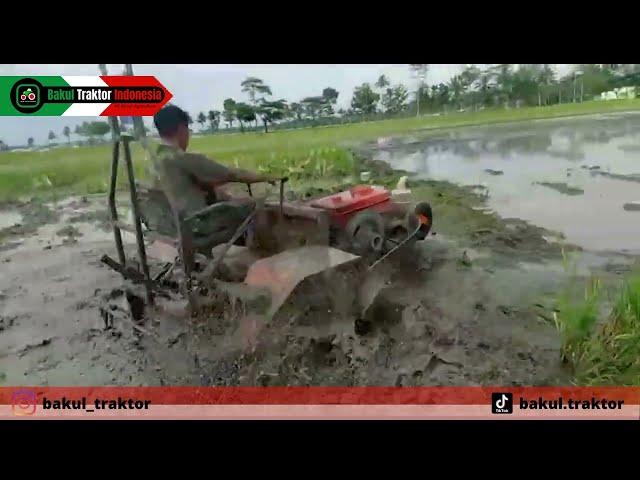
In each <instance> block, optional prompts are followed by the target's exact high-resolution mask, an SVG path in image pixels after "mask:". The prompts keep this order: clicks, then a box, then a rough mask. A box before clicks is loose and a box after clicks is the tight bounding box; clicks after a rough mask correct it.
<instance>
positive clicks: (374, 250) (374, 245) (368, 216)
mask: <svg viewBox="0 0 640 480" xmlns="http://www.w3.org/2000/svg"><path fill="white" fill-rule="evenodd" d="M345 235H346V241H347V242H348V248H349V250H350V251H352V252H353V253H356V254H357V255H363V256H369V255H379V254H380V253H381V252H382V247H383V246H384V242H385V228H384V220H383V219H382V216H381V215H380V214H379V213H378V212H374V211H372V210H365V211H363V212H360V213H358V214H356V215H355V216H354V217H353V218H352V219H351V220H349V223H348V224H347V227H346V229H345Z"/></svg>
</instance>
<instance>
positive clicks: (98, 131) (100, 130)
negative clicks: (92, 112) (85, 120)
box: [87, 122, 111, 137]
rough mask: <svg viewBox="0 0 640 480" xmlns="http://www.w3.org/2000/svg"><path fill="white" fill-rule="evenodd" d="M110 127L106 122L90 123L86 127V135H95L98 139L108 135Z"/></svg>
mask: <svg viewBox="0 0 640 480" xmlns="http://www.w3.org/2000/svg"><path fill="white" fill-rule="evenodd" d="M110 130H111V127H109V124H108V123H107V122H91V123H89V125H88V127H87V134H88V135H97V136H99V137H101V136H103V135H105V134H107V133H109V131H110Z"/></svg>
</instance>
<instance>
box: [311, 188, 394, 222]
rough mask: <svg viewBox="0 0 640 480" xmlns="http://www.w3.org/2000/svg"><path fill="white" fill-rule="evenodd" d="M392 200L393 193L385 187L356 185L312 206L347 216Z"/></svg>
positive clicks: (318, 200)
mask: <svg viewBox="0 0 640 480" xmlns="http://www.w3.org/2000/svg"><path fill="white" fill-rule="evenodd" d="M390 198H391V193H390V192H389V190H387V189H386V188H384V187H377V186H372V185H356V186H355V187H353V188H351V189H350V190H347V191H345V192H340V193H335V194H333V195H329V196H328V197H323V198H319V199H317V200H314V201H313V202H311V206H312V207H316V208H322V209H323V210H329V211H330V212H331V213H333V214H338V215H346V214H349V213H352V212H357V211H359V210H364V209H365V208H369V207H372V206H374V205H377V204H379V203H382V202H386V201H387V200H389V199H390Z"/></svg>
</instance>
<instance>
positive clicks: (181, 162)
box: [144, 105, 280, 254]
mask: <svg viewBox="0 0 640 480" xmlns="http://www.w3.org/2000/svg"><path fill="white" fill-rule="evenodd" d="M154 124H155V126H156V128H157V130H158V133H159V134H160V138H161V140H162V143H161V145H159V147H158V150H157V154H156V161H155V168H156V175H155V178H154V189H156V191H162V192H163V193H164V195H165V196H166V198H165V199H164V201H163V199H157V198H156V201H155V202H145V208H144V209H145V215H144V216H145V220H146V221H147V223H149V220H150V219H152V223H155V225H154V228H153V229H154V230H156V231H157V232H158V233H161V234H163V235H167V236H171V237H174V238H175V237H176V236H177V235H178V233H179V232H178V230H179V225H176V223H180V222H176V219H189V221H188V230H189V232H188V233H189V236H190V237H191V236H192V237H193V241H194V243H195V244H196V245H197V246H198V247H199V248H198V250H200V251H202V252H203V253H206V254H208V253H209V252H210V250H211V248H212V247H213V246H216V245H219V244H221V243H225V242H228V241H229V240H230V239H231V238H232V237H233V235H234V233H235V232H236V230H237V229H238V227H239V226H240V225H241V224H242V222H243V221H245V220H246V218H247V217H248V216H249V215H250V214H251V212H252V211H253V210H254V209H255V207H256V205H255V201H254V199H253V198H250V197H247V198H234V197H232V196H231V195H230V194H229V193H228V192H226V191H225V190H223V189H222V188H221V187H222V186H223V185H225V184H227V183H230V182H241V183H245V184H248V185H250V184H252V183H259V182H268V183H271V184H274V183H275V182H277V181H278V180H280V178H279V177H276V176H272V175H262V174H258V173H255V172H251V171H248V170H242V169H239V168H232V167H227V166H225V165H222V164H220V163H218V162H215V161H212V160H210V159H209V158H207V157H205V156H204V155H200V154H196V153H188V152H187V151H186V150H187V147H188V145H189V136H190V133H189V115H188V113H187V112H185V111H184V110H182V109H180V108H179V107H177V106H175V105H170V106H167V107H164V108H162V109H161V110H160V111H159V112H158V113H156V115H155V116H154ZM158 200H159V201H158ZM167 202H168V204H167ZM211 205H216V208H215V209H212V210H211V211H208V212H204V213H203V214H197V215H194V214H196V213H197V212H201V211H202V210H203V209H206V207H208V206H211ZM182 233H183V235H184V232H182ZM204 239H206V245H201V244H200V245H198V243H199V242H198V240H204ZM242 241H243V239H242V238H241V239H240V242H241V243H242ZM200 243H202V242H200Z"/></svg>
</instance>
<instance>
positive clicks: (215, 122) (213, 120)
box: [207, 110, 220, 132]
mask: <svg viewBox="0 0 640 480" xmlns="http://www.w3.org/2000/svg"><path fill="white" fill-rule="evenodd" d="M207 119H208V120H209V124H210V125H211V131H212V132H215V131H216V130H218V126H219V125H220V112H219V111H218V110H209V112H208V113H207Z"/></svg>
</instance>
